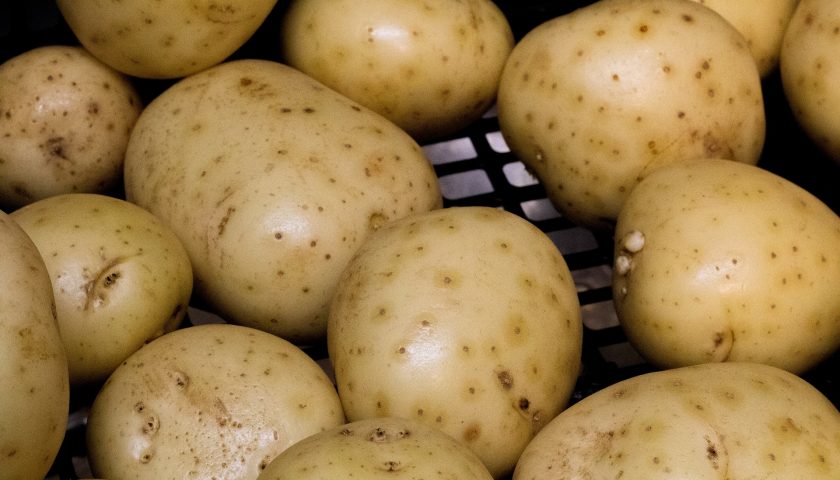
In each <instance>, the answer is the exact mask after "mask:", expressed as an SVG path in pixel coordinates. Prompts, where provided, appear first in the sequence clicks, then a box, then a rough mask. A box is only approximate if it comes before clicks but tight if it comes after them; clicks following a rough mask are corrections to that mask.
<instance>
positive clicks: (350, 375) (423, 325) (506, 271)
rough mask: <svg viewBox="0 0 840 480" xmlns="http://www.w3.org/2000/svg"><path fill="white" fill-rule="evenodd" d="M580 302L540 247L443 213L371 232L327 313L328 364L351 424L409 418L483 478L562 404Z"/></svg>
mask: <svg viewBox="0 0 840 480" xmlns="http://www.w3.org/2000/svg"><path fill="white" fill-rule="evenodd" d="M580 315H581V313H580V305H579V303H578V298H577V294H576V290H575V285H574V283H573V280H572V278H571V274H570V273H569V269H568V267H567V266H566V263H565V260H564V259H563V257H562V256H561V255H560V252H559V251H558V250H557V248H556V247H555V245H554V244H553V243H552V242H551V240H550V239H549V238H548V237H547V236H546V235H545V234H544V233H543V232H542V231H540V230H538V229H537V228H536V227H535V226H533V225H531V224H530V223H528V222H527V221H526V220H524V219H522V218H520V217H518V216H516V215H514V214H512V213H508V212H505V211H503V210H498V209H494V208H490V207H450V208H446V209H441V210H436V211H433V212H428V213H425V214H420V215H414V216H412V217H410V218H404V219H401V220H398V221H395V222H392V223H391V224H389V225H387V226H384V227H383V228H381V229H379V230H378V231H377V232H375V233H374V234H373V235H371V236H370V237H368V240H367V241H365V243H364V244H363V245H362V247H361V248H360V249H359V252H358V254H357V255H356V256H355V257H354V258H353V260H352V261H351V262H350V264H349V265H348V267H347V269H346V270H345V272H344V274H343V276H342V278H341V280H340V282H339V286H338V290H337V291H336V294H335V297H334V299H333V302H332V304H331V309H330V317H329V323H328V329H327V344H328V351H329V357H330V359H331V360H332V364H333V367H334V369H335V377H336V383H337V385H338V391H339V395H340V398H341V401H342V404H343V405H344V411H345V412H346V414H347V417H348V418H349V419H350V420H351V421H356V420H361V419H364V418H372V417H381V416H398V417H404V418H413V419H418V420H421V421H423V422H425V423H427V424H429V425H433V426H435V427H437V428H439V429H441V430H443V431H444V432H446V433H448V434H449V435H451V436H452V437H454V438H456V439H458V440H459V441H462V442H463V443H465V444H466V445H467V446H468V447H469V448H470V449H471V450H473V451H474V452H475V453H476V454H477V455H478V456H479V458H481V459H482V461H483V462H484V464H485V465H486V466H487V468H488V469H489V470H490V472H491V473H492V474H493V475H494V476H495V477H500V476H502V475H504V474H506V473H509V472H510V471H511V470H512V469H513V466H514V464H515V463H516V459H517V458H518V457H519V454H520V452H521V451H522V449H523V448H524V447H525V445H526V444H527V443H528V441H529V440H530V439H531V438H532V437H533V435H534V433H536V432H537V431H539V429H540V428H541V427H542V426H543V425H544V424H545V423H547V422H548V421H549V420H550V419H551V418H553V417H554V416H555V415H557V413H558V412H559V411H560V410H561V409H562V408H563V407H564V406H565V405H566V402H567V401H568V400H569V398H570V396H571V393H572V390H573V388H574V384H575V381H576V380H577V377H578V373H579V370H580V364H581V341H582V340H581V339H582V324H581V316H580Z"/></svg>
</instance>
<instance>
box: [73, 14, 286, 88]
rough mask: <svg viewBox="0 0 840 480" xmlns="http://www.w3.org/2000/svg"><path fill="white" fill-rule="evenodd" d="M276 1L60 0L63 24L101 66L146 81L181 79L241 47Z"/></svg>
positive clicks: (211, 64) (215, 62)
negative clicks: (150, 79)
mask: <svg viewBox="0 0 840 480" xmlns="http://www.w3.org/2000/svg"><path fill="white" fill-rule="evenodd" d="M276 3H277V0H225V1H224V2H218V1H213V0H163V1H161V0H158V1H154V2H149V1H146V0H121V1H118V2H113V1H103V0H58V1H57V4H58V8H59V9H60V11H61V14H62V15H63V17H64V20H65V21H66V22H67V24H68V25H69V26H70V28H71V29H72V30H73V33H74V34H75V35H76V37H77V38H78V39H79V42H81V44H82V45H84V47H85V48H86V49H87V50H88V51H90V52H91V53H92V54H93V55H94V56H96V57H97V58H98V59H100V60H101V61H102V62H104V63H106V64H108V65H110V66H111V67H113V68H115V69H116V70H119V71H121V72H123V73H126V74H129V75H133V76H135V77H143V78H180V77H185V76H187V75H190V74H192V73H195V72H198V71H200V70H204V69H205V68H208V67H211V66H213V65H216V64H218V63H220V62H222V61H223V60H225V59H226V58H227V57H228V56H230V55H231V54H232V53H234V52H235V51H236V49H237V48H239V47H241V46H242V45H243V44H244V43H245V42H246V41H247V40H248V39H249V38H250V37H251V36H252V35H253V34H254V32H256V30H257V29H258V28H259V27H260V25H261V24H262V23H263V22H264V21H265V19H266V17H268V15H269V13H271V9H272V8H274V5H275V4H276Z"/></svg>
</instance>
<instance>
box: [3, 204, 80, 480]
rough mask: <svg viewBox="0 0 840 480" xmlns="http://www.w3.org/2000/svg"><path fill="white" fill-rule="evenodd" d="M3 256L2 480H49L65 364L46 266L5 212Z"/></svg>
mask: <svg viewBox="0 0 840 480" xmlns="http://www.w3.org/2000/svg"><path fill="white" fill-rule="evenodd" d="M0 250H2V252H3V253H2V254H0V385H2V386H3V387H2V388H3V393H2V394H0V478H3V479H19V478H44V477H45V476H46V475H47V472H48V471H49V469H50V467H51V466H52V462H53V460H54V459H55V457H56V456H57V455H58V450H59V448H60V446H61V442H62V440H63V439H64V432H65V428H66V426H67V416H68V409H69V404H70V387H69V380H68V375H67V358H66V356H65V354H64V348H63V345H62V343H61V338H60V337H59V333H58V325H57V323H56V319H55V303H54V301H53V293H52V286H51V285H50V277H49V274H47V269H46V267H45V266H44V261H43V259H42V258H41V255H40V254H39V253H38V250H37V248H36V247H35V245H34V244H33V243H32V241H31V240H30V239H29V237H27V236H26V234H25V233H24V232H23V230H21V228H20V227H19V226H18V225H17V224H16V223H15V222H14V220H12V219H11V218H10V217H9V216H8V215H7V214H5V213H3V212H2V211H0Z"/></svg>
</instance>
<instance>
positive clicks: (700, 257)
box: [613, 159, 840, 373]
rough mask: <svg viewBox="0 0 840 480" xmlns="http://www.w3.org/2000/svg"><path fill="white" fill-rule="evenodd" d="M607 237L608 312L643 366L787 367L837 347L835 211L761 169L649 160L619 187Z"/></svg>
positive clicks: (839, 237)
mask: <svg viewBox="0 0 840 480" xmlns="http://www.w3.org/2000/svg"><path fill="white" fill-rule="evenodd" d="M615 239H616V244H615V268H614V270H613V272H614V278H613V294H614V300H615V307H616V311H617V313H618V318H619V320H620V322H621V325H622V327H623V328H624V330H625V332H626V333H627V337H628V339H629V340H630V342H631V343H632V344H634V346H635V347H636V349H637V350H638V351H639V353H641V354H642V355H643V356H644V357H646V358H647V359H648V360H649V361H650V362H651V363H653V364H655V365H658V366H661V367H676V366H682V365H690V364H696V363H704V362H723V361H751V362H758V363H767V364H771V365H774V366H777V367H781V368H784V369H787V370H790V371H792V372H794V373H799V372H803V371H805V370H807V369H809V368H811V367H812V366H814V365H816V364H817V363H819V362H820V361H821V360H823V359H824V358H826V357H827V356H828V355H830V354H831V353H832V352H833V351H835V350H836V349H837V348H838V346H840V295H838V294H837V285H838V284H840V217H838V216H837V214H835V213H834V212H833V211H832V210H831V209H829V208H828V207H827V206H826V205H825V204H824V203H822V202H821V201H820V200H819V199H817V198H816V197H814V196H813V195H811V194H810V193H808V192H807V191H805V190H803V189H802V188H800V187H798V186H797V185H795V184H793V183H791V182H789V181H787V180H785V179H783V178H781V177H779V176H777V175H775V174H773V173H771V172H769V171H766V170H763V169H761V168H759V167H756V166H753V165H745V164H742V163H737V162H731V161H727V160H718V159H704V160H696V161H690V162H689V161H687V162H681V163H678V164H672V165H668V166H665V167H661V168H660V169H658V170H656V171H654V172H652V173H651V174H650V175H649V176H647V177H646V178H645V179H644V180H642V181H641V182H640V183H639V185H638V186H637V187H636V188H635V189H634V190H633V191H632V192H631V193H630V195H629V197H628V199H627V202H626V203H625V205H624V208H623V209H622V211H621V214H620V215H619V217H618V224H617V227H616V232H615Z"/></svg>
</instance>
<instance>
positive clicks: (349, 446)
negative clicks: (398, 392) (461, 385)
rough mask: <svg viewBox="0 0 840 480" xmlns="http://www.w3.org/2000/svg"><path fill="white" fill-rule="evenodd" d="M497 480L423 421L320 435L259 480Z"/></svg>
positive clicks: (389, 421)
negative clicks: (355, 479)
mask: <svg viewBox="0 0 840 480" xmlns="http://www.w3.org/2000/svg"><path fill="white" fill-rule="evenodd" d="M329 478H335V479H338V478H363V479H367V480H375V479H389V480H414V479H418V478H422V479H425V480H435V479H441V480H442V479H457V480H478V479H481V480H492V478H493V477H492V476H491V475H490V472H488V471H487V468H486V467H485V466H484V464H483V463H481V460H479V458H478V457H477V456H475V454H474V453H473V452H472V451H470V450H469V449H468V448H467V447H466V446H464V445H463V444H462V443H460V442H458V441H456V440H455V439H453V438H452V437H450V436H449V435H446V434H445V433H443V432H441V431H440V430H438V429H436V428H434V427H430V426H428V425H426V424H424V423H421V422H420V421H418V420H409V419H404V418H395V417H384V418H371V419H366V420H359V421H357V422H352V423H348V424H346V425H342V426H340V427H336V428H333V429H331V430H327V431H325V432H321V433H316V434H314V435H312V436H310V437H308V438H305V439H303V440H301V441H300V442H298V443H296V444H294V445H292V446H291V447H289V448H288V449H286V450H284V451H283V452H282V453H280V455H278V456H277V457H276V458H275V459H274V460H273V461H272V462H271V463H269V464H268V467H267V468H266V469H265V470H264V471H263V472H262V473H261V474H260V476H259V480H282V479H289V480H322V479H329Z"/></svg>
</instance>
